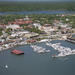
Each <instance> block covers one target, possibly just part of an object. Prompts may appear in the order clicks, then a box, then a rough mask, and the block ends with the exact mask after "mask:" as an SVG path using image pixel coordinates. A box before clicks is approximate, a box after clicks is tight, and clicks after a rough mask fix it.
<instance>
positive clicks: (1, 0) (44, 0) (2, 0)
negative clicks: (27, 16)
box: [0, 0, 75, 1]
mask: <svg viewBox="0 0 75 75" xmlns="http://www.w3.org/2000/svg"><path fill="white" fill-rule="evenodd" d="M0 1H75V0H0Z"/></svg>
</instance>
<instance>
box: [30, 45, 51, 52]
mask: <svg viewBox="0 0 75 75" xmlns="http://www.w3.org/2000/svg"><path fill="white" fill-rule="evenodd" d="M31 47H32V48H33V50H34V52H37V53H48V52H50V50H46V49H45V48H42V47H40V46H37V45H31Z"/></svg>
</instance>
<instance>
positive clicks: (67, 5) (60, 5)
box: [0, 2, 75, 12]
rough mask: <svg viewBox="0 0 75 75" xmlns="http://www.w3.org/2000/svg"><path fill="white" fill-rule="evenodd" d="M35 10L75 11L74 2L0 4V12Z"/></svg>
mask: <svg viewBox="0 0 75 75" xmlns="http://www.w3.org/2000/svg"><path fill="white" fill-rule="evenodd" d="M36 10H47V11H49V10H69V11H75V2H0V12H5V11H36Z"/></svg>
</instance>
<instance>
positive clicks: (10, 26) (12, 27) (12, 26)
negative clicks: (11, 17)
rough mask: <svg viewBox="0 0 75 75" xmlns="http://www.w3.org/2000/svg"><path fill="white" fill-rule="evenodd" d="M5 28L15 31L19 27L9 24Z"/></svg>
mask: <svg viewBox="0 0 75 75" xmlns="http://www.w3.org/2000/svg"><path fill="white" fill-rule="evenodd" d="M6 28H11V29H13V30H15V29H19V28H20V26H19V25H16V24H13V25H11V24H10V25H7V26H6Z"/></svg>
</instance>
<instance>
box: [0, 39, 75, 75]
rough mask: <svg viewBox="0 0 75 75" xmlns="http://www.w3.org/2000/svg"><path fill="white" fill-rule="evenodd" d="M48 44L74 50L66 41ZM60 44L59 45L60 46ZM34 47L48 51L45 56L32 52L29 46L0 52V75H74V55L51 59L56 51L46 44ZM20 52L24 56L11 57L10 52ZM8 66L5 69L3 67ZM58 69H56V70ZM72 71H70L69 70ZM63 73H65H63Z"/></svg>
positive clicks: (38, 44)
mask: <svg viewBox="0 0 75 75" xmlns="http://www.w3.org/2000/svg"><path fill="white" fill-rule="evenodd" d="M49 43H52V44H56V43H59V44H58V45H62V46H64V47H69V48H71V49H72V50H74V49H75V44H72V43H69V42H66V41H57V40H56V41H51V42H49ZM60 43H61V44H60ZM35 45H36V46H40V47H42V48H45V49H46V50H50V52H49V53H46V54H38V53H36V52H34V50H33V48H31V45H23V46H17V47H14V48H11V49H8V50H6V51H2V52H0V74H1V75H15V73H16V75H25V74H26V75H49V74H52V75H63V74H64V75H72V74H73V75H74V74H75V71H74V70H75V67H74V64H75V60H74V59H75V55H72V56H68V57H64V58H57V59H54V58H52V55H53V54H55V53H57V52H58V51H57V50H55V49H54V48H52V47H51V46H47V45H46V43H36V44H35ZM14 49H16V50H22V51H23V52H24V53H25V54H24V55H21V56H17V55H13V54H11V53H10V52H11V51H12V50H14ZM6 65H7V66H8V68H6V67H5V66H6ZM32 67H33V68H32ZM57 68H58V69H57ZM71 69H72V70H71ZM63 71H65V73H63Z"/></svg>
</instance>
